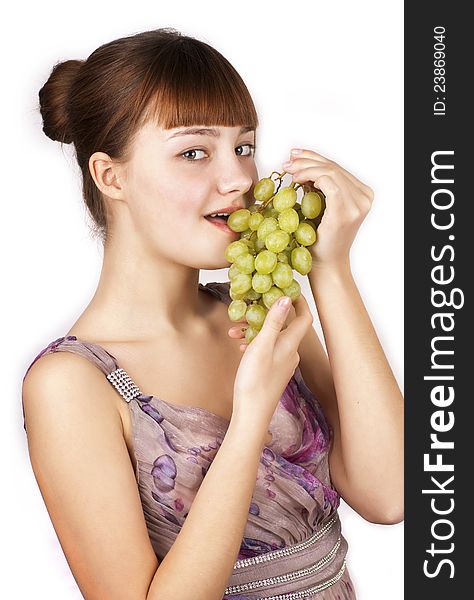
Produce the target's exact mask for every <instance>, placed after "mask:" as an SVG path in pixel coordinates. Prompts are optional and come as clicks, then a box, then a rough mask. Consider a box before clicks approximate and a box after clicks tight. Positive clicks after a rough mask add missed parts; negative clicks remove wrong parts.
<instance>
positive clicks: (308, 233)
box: [295, 223, 316, 246]
mask: <svg viewBox="0 0 474 600" xmlns="http://www.w3.org/2000/svg"><path fill="white" fill-rule="evenodd" d="M295 238H296V240H297V241H298V243H300V244H302V245H303V246H311V245H312V244H314V242H315V241H316V231H315V230H314V229H313V228H312V227H311V225H308V223H300V224H299V225H298V229H297V230H296V231H295Z"/></svg>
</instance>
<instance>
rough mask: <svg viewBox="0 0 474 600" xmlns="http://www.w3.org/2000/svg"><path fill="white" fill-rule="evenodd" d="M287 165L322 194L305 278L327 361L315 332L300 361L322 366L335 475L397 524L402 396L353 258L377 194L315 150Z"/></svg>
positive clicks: (371, 509)
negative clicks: (321, 209)
mask: <svg viewBox="0 0 474 600" xmlns="http://www.w3.org/2000/svg"><path fill="white" fill-rule="evenodd" d="M283 167H284V168H285V170H286V171H287V172H289V173H291V174H292V176H293V182H294V184H305V183H307V182H312V183H314V184H315V186H316V188H317V189H319V190H321V191H322V192H323V193H324V196H325V204H326V207H325V210H324V214H323V215H322V218H320V223H319V226H318V228H317V240H316V243H315V244H313V245H312V246H310V247H309V250H310V252H311V255H312V259H313V266H312V269H311V271H310V272H309V273H308V278H309V282H310V285H311V290H312V292H313V296H314V301H315V303H316V307H317V310H318V313H319V317H320V321H321V327H322V330H323V334H324V338H325V341H326V347H327V352H328V355H329V364H330V367H329V368H328V365H327V364H326V359H325V358H324V356H323V352H322V349H321V345H320V342H319V339H317V336H316V334H311V335H310V334H309V333H308V335H307V336H306V338H305V340H304V350H303V352H302V353H301V362H302V363H305V364H306V370H307V369H308V368H309V369H310V370H311V371H313V370H314V371H315V374H314V378H318V376H319V372H320V373H321V375H322V378H323V381H324V383H323V384H322V386H321V385H320V386H319V388H320V389H319V390H318V392H319V395H320V397H321V400H322V403H323V404H325V406H326V407H329V409H328V411H327V412H328V416H329V420H330V421H331V425H332V426H333V431H334V439H333V445H332V447H331V451H330V457H329V460H330V468H331V478H332V479H333V482H334V485H335V487H336V488H337V489H338V491H339V492H340V494H341V496H342V497H343V498H344V499H345V500H346V501H347V502H348V504H350V505H351V506H352V507H353V508H354V509H355V510H357V512H359V513H360V514H361V515H362V516H364V517H365V518H367V519H368V520H370V521H374V522H379V523H396V522H399V521H401V520H402V519H403V398H402V395H401V393H400V390H399V388H398V385H397V382H396V380H395V377H394V376H393V373H392V371H391V369H390V366H389V364H388V362H387V359H386V357H385V354H384V352H383V350H382V347H381V345H380V342H379V340H378V338H377V335H376V333H375V330H374V328H373V326H372V323H371V321H370V318H369V315H368V314H367V311H366V309H365V306H364V303H363V301H362V299H361V297H360V294H359V291H358V289H357V286H356V284H355V282H354V279H353V277H352V273H351V269H350V259H349V255H350V248H351V245H352V242H353V240H354V238H355V236H356V234H357V230H358V229H359V227H360V225H361V223H362V221H363V220H364V218H365V217H366V215H367V214H368V212H369V210H370V208H371V205H372V201H373V199H374V193H373V191H372V189H371V188H370V187H369V186H367V185H365V184H364V183H362V182H361V181H360V180H359V179H357V178H356V177H355V176H354V175H352V173H350V172H349V171H347V170H346V169H344V168H343V167H341V166H340V165H338V164H337V163H335V162H334V161H332V160H329V159H327V158H326V157H324V156H322V155H321V154H318V153H316V152H313V151H311V150H298V151H296V152H295V151H292V160H291V161H290V162H288V163H285V164H284V165H283ZM316 340H317V341H316ZM303 354H304V356H303ZM311 356H312V357H313V358H314V360H312V359H311ZM308 365H311V366H310V367H308ZM328 372H330V373H331V374H330V375H329V374H328ZM302 373H303V369H302ZM303 376H305V375H303Z"/></svg>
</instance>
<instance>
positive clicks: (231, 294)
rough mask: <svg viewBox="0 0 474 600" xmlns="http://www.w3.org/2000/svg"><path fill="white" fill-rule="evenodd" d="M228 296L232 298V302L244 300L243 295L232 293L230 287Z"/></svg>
mask: <svg viewBox="0 0 474 600" xmlns="http://www.w3.org/2000/svg"><path fill="white" fill-rule="evenodd" d="M231 283H232V282H231ZM229 296H230V297H231V298H232V300H244V299H245V294H237V293H236V292H234V291H233V290H232V287H229Z"/></svg>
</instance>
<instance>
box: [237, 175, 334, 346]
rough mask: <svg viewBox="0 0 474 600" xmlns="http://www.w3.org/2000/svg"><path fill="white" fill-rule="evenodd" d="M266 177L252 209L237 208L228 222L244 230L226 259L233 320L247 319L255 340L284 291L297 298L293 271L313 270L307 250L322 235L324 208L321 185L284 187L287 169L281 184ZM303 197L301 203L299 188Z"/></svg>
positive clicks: (298, 290)
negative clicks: (318, 188)
mask: <svg viewBox="0 0 474 600" xmlns="http://www.w3.org/2000/svg"><path fill="white" fill-rule="evenodd" d="M274 173H277V172H276V171H273V173H272V174H271V175H270V177H264V178H263V179H260V181H259V182H258V183H257V184H256V186H255V188H254V198H255V202H254V203H253V204H252V205H251V206H249V208H242V209H240V210H237V211H235V212H233V213H232V214H231V215H230V216H229V218H228V220H227V225H228V226H229V227H230V229H232V230H233V231H235V232H239V233H240V239H239V240H236V241H234V242H232V243H230V244H229V245H228V246H227V248H226V251H225V258H226V260H228V261H229V262H230V263H232V265H231V267H230V268H229V279H230V297H231V298H232V302H231V303H230V304H229V307H228V314H229V318H230V319H231V321H242V320H245V321H247V323H248V327H247V329H246V332H245V339H246V341H247V342H248V343H250V342H251V341H252V340H253V339H254V338H255V336H256V335H257V334H258V332H259V331H260V329H261V328H262V326H263V323H264V321H265V318H266V316H267V313H268V311H269V310H270V307H271V306H272V304H273V303H274V302H276V300H278V298H280V297H281V296H289V297H290V298H291V300H292V301H295V300H296V299H297V298H298V297H299V296H300V294H301V287H300V284H299V283H298V281H297V280H296V279H295V278H294V277H293V270H296V271H298V273H300V274H301V275H307V274H308V273H309V272H310V271H311V266H312V256H311V253H310V252H309V250H308V247H309V246H312V245H313V244H314V243H315V242H316V239H317V227H318V225H319V223H320V221H321V217H322V214H323V212H324V209H325V197H324V194H323V193H322V192H321V190H317V191H315V190H314V189H312V188H311V187H309V186H306V185H303V186H302V185H300V184H295V183H291V184H290V185H289V186H286V187H281V189H280V186H281V184H282V182H283V176H284V175H285V171H283V173H277V179H276V181H278V187H277V189H276V190H275V183H276V182H275V181H274V180H273V179H272V175H273V174H274ZM299 188H302V190H303V197H302V198H301V202H298V194H297V190H298V189H299Z"/></svg>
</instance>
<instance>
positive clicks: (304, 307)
mask: <svg viewBox="0 0 474 600" xmlns="http://www.w3.org/2000/svg"><path fill="white" fill-rule="evenodd" d="M293 306H294V309H295V315H296V316H295V318H294V319H293V320H292V321H291V323H290V324H289V325H288V327H286V329H285V330H284V331H282V332H281V339H284V340H285V343H290V344H291V345H292V346H294V347H295V348H298V347H299V345H300V343H301V341H302V339H303V338H304V336H305V335H306V333H307V331H308V329H309V327H311V326H312V324H313V320H314V317H313V313H312V312H311V309H310V307H309V305H308V302H307V301H306V298H305V297H304V295H303V294H301V295H300V296H298V298H297V299H296V300H295V301H294V302H293Z"/></svg>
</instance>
